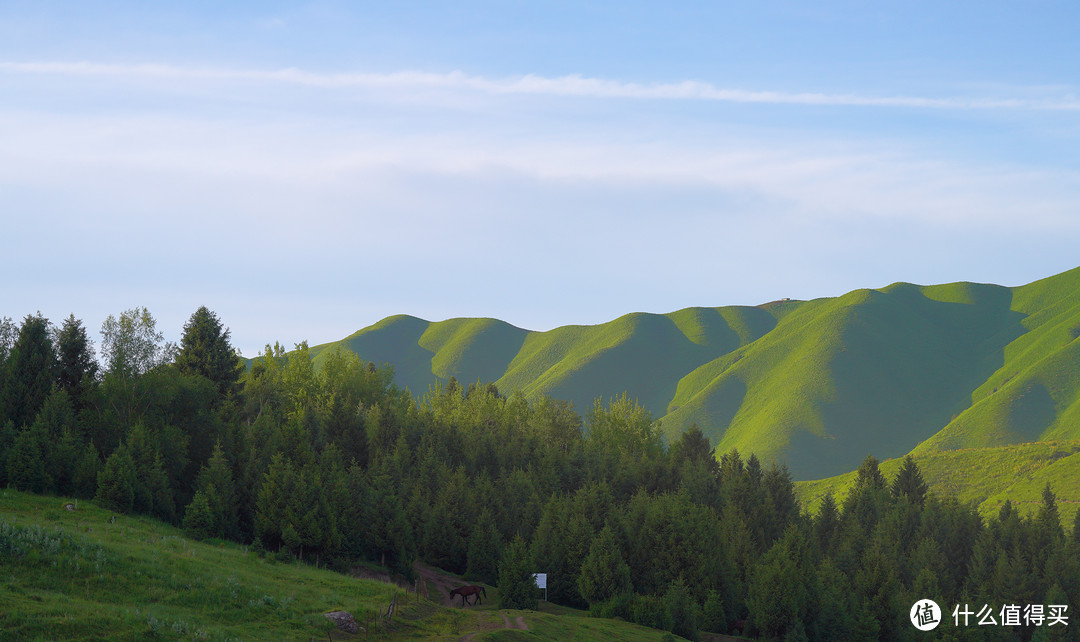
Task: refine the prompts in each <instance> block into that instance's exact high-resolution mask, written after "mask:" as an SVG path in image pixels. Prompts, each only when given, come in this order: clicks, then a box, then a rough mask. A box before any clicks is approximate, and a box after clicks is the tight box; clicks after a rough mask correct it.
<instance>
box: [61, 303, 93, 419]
mask: <svg viewBox="0 0 1080 642" xmlns="http://www.w3.org/2000/svg"><path fill="white" fill-rule="evenodd" d="M56 352H57V362H58V363H57V373H56V382H57V383H58V384H59V386H60V388H61V389H62V390H64V391H66V392H67V393H68V394H69V395H70V396H71V401H72V403H73V404H74V405H75V409H76V410H82V409H84V408H86V407H87V406H88V405H89V400H88V399H87V395H88V394H89V391H90V389H91V388H92V387H93V385H94V381H95V379H96V378H97V372H98V364H97V359H95V358H94V343H93V341H91V340H90V337H89V336H88V335H87V334H86V328H84V327H83V324H82V321H79V320H78V319H76V318H75V315H74V314H72V315H70V316H68V318H67V319H65V320H64V325H63V326H62V327H61V328H60V332H59V333H58V334H57V337H56Z"/></svg>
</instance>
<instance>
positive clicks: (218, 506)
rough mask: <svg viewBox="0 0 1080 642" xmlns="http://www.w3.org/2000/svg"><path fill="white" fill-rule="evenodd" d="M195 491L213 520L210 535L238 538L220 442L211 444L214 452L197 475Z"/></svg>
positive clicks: (231, 490)
mask: <svg viewBox="0 0 1080 642" xmlns="http://www.w3.org/2000/svg"><path fill="white" fill-rule="evenodd" d="M195 488H196V489H197V490H198V491H201V492H202V493H203V495H205V497H206V501H207V504H208V506H209V509H210V515H211V517H212V518H213V519H212V522H211V528H210V532H211V533H212V536H213V537H220V538H223V539H231V538H236V537H238V536H239V534H240V523H239V518H238V506H237V501H236V484H235V483H234V482H233V474H232V470H231V468H230V467H229V462H228V461H227V460H226V459H225V451H224V450H223V449H222V447H221V442H220V441H219V442H217V443H216V444H214V452H213V454H212V455H211V456H210V459H209V461H207V462H206V465H204V466H203V468H202V470H201V471H200V472H199V476H198V478H197V479H196V481H195Z"/></svg>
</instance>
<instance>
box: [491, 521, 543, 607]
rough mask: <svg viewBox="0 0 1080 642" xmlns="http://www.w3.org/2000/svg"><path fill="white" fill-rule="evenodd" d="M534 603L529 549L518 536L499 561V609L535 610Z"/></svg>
mask: <svg viewBox="0 0 1080 642" xmlns="http://www.w3.org/2000/svg"><path fill="white" fill-rule="evenodd" d="M536 602H537V597H536V580H534V579H533V570H532V561H531V560H530V558H529V547H528V545H526V543H525V540H524V539H522V538H521V537H520V536H519V537H515V538H514V541H512V542H510V545H509V546H507V547H506V550H505V551H503V555H502V559H501V560H500V561H499V608H501V609H536Z"/></svg>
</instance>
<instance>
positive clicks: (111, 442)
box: [0, 307, 1080, 640]
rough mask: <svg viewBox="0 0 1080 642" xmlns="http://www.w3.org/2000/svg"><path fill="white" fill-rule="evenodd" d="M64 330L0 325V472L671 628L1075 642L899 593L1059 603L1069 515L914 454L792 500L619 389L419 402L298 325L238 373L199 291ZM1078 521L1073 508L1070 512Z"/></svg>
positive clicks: (32, 321) (691, 633)
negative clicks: (167, 305) (328, 350)
mask: <svg viewBox="0 0 1080 642" xmlns="http://www.w3.org/2000/svg"><path fill="white" fill-rule="evenodd" d="M97 353H98V351H97V350H95V346H94V342H93V341H92V340H91V338H90V336H89V334H88V332H87V331H86V329H85V327H84V326H83V325H82V323H81V322H80V321H79V320H77V319H75V317H74V316H70V317H69V318H67V319H66V320H64V321H63V323H62V324H61V326H60V327H59V328H57V327H55V326H53V325H52V324H50V323H49V321H48V320H47V319H45V318H43V317H42V316H41V315H40V314H38V315H29V316H27V317H26V318H25V319H24V320H23V322H22V324H21V325H20V326H16V324H14V323H13V322H12V321H11V320H10V319H3V320H0V485H3V486H11V487H14V488H16V489H19V490H26V491H32V492H38V493H54V494H59V495H64V496H75V497H82V498H87V499H93V500H95V501H96V502H97V503H98V504H99V505H101V506H103V507H106V508H109V509H111V510H115V511H118V512H122V513H139V514H146V515H152V516H155V517H157V518H159V519H161V520H164V521H166V522H170V523H173V524H176V525H179V526H182V527H183V528H184V529H185V530H186V531H187V532H188V533H189V534H190V535H191V536H193V537H196V538H201V539H208V538H218V539H224V540H232V541H237V542H243V543H246V544H251V545H253V546H254V547H255V548H256V550H259V551H261V552H263V553H264V554H266V555H270V556H273V557H275V558H282V559H298V560H303V561H304V562H309V563H318V564H325V565H329V566H331V567H333V568H337V569H339V570H345V571H347V570H348V569H349V568H350V567H351V566H352V565H354V564H355V563H357V562H358V561H360V560H367V561H374V562H377V563H379V564H382V565H384V566H386V567H388V568H390V569H392V570H394V571H395V572H397V573H400V574H401V575H403V576H405V577H410V578H411V576H412V572H413V571H412V563H413V561H414V560H415V559H417V558H420V559H423V560H424V561H425V562H426V563H428V564H431V565H434V566H438V567H440V568H443V569H445V570H448V571H451V572H454V573H460V574H463V575H464V576H465V577H466V578H469V579H471V580H475V581H481V582H486V583H488V584H491V585H497V586H499V588H500V601H501V603H502V604H503V606H506V607H513V608H535V606H536V604H537V599H538V592H537V591H536V590H535V587H534V585H533V583H532V574H533V573H536V572H545V573H547V574H548V599H549V600H550V601H552V602H555V603H559V604H564V605H568V606H574V607H580V608H589V609H590V610H591V611H592V612H593V613H595V614H597V615H602V616H608V617H622V618H624V619H627V620H630V621H634V622H637V623H640V624H644V625H647V626H651V627H655V628H659V629H664V630H668V631H672V632H674V633H676V634H678V635H681V636H684V637H687V638H691V639H697V638H698V637H699V636H700V633H701V632H702V631H705V632H719V633H729V632H733V631H738V632H741V633H743V634H745V635H751V636H756V637H760V638H765V639H770V640H843V639H850V640H857V639H890V640H891V639H897V640H903V639H908V638H911V639H915V638H917V637H918V638H920V639H922V637H923V636H929V637H934V636H936V637H937V639H969V638H970V639H980V640H982V639H1008V640H1014V639H1019V640H1028V639H1038V640H1042V639H1071V640H1076V639H1080V636H1078V635H1077V632H1078V631H1080V621H1073V622H1070V624H1071V626H1068V627H1057V628H1051V627H1036V626H1026V627H1023V626H1021V627H1004V626H998V627H993V628H988V627H979V626H971V627H966V628H964V627H961V628H956V627H949V626H947V625H946V626H942V627H939V629H937V630H935V631H934V632H933V633H931V634H926V633H922V632H920V631H917V630H916V629H915V628H914V627H912V626H911V625H910V624H909V623H908V610H909V609H910V607H911V605H912V604H913V603H914V602H915V601H916V600H919V599H921V598H931V599H934V600H936V601H937V602H938V603H939V604H941V605H942V608H943V610H945V611H948V612H947V613H946V614H945V619H950V618H949V614H950V613H951V608H952V605H959V604H968V605H972V606H974V607H975V608H978V607H981V606H983V605H984V604H985V605H989V606H991V607H994V608H1001V607H1003V606H1005V605H1006V604H1072V605H1076V604H1080V526H1078V524H1077V523H1074V524H1073V526H1072V528H1071V530H1070V531H1069V532H1066V531H1065V529H1063V528H1062V526H1061V518H1060V516H1059V514H1058V510H1057V503H1056V499H1055V497H1054V494H1053V492H1052V489H1050V487H1049V486H1048V487H1047V488H1046V490H1045V491H1044V497H1043V499H1044V501H1043V503H1042V505H1041V506H1040V508H1039V510H1038V511H1037V513H1036V514H1035V515H1033V516H1031V517H1021V516H1020V515H1019V513H1018V512H1017V511H1016V510H1015V508H1014V507H1013V506H1012V505H1011V504H1010V503H1009V502H1006V503H1005V504H1004V505H1003V507H1002V509H1001V511H1000V513H999V514H998V515H997V516H996V517H994V518H992V519H990V520H983V519H982V518H981V517H980V516H979V515H978V513H977V512H976V510H975V508H974V507H973V506H971V505H966V504H961V503H960V502H958V501H957V500H956V499H955V498H952V497H947V496H936V495H933V494H930V493H928V491H927V486H926V483H925V482H924V480H923V479H922V476H921V473H920V472H919V469H918V467H917V465H916V464H915V462H914V461H913V460H911V459H910V458H908V459H906V460H905V461H904V464H903V466H902V468H901V469H900V471H899V473H898V474H897V476H896V477H895V478H894V479H892V480H886V479H885V478H884V477H883V476H882V474H881V472H880V471H879V469H878V465H877V460H875V459H874V458H873V457H868V458H867V460H866V461H865V462H864V463H863V465H862V466H861V467H860V469H859V471H858V473H857V477H856V481H855V485H854V487H853V489H852V490H851V492H850V493H849V494H848V496H847V497H846V498H845V499H844V501H843V502H842V503H840V504H837V502H836V501H834V500H833V498H832V497H826V498H825V499H824V500H823V501H822V503H821V505H820V506H818V507H816V509H817V510H816V512H815V513H813V514H811V513H810V512H809V511H808V510H807V507H803V506H800V505H799V502H798V501H797V500H796V497H795V493H794V488H793V484H792V481H791V478H790V475H789V474H788V472H787V470H786V468H784V467H783V466H778V465H776V464H768V465H765V464H763V463H762V462H761V461H759V460H758V458H757V457H756V456H754V455H752V454H751V455H750V456H749V457H745V458H744V457H743V456H742V455H741V454H740V453H738V452H737V451H731V452H728V453H725V454H723V455H722V456H721V457H720V458H719V460H718V459H717V458H716V457H715V456H714V453H713V447H712V445H711V444H710V443H709V442H708V440H707V439H706V438H705V437H704V435H703V434H702V433H701V431H700V430H698V429H697V427H696V426H692V427H690V428H689V429H688V430H686V431H685V432H684V433H683V434H682V435H681V436H680V437H679V438H678V439H677V440H675V441H674V442H672V443H670V444H665V443H664V441H663V439H662V438H661V433H660V428H659V423H658V422H657V421H656V420H654V419H653V418H652V416H651V415H650V414H649V412H648V411H647V410H646V409H644V408H643V407H642V406H641V405H640V404H638V403H636V402H635V401H634V400H632V399H629V398H628V397H627V396H626V395H623V396H620V397H618V398H615V399H611V400H609V401H607V402H606V403H604V402H602V401H601V400H597V401H596V402H595V403H594V405H593V406H592V407H590V408H588V409H587V410H586V412H585V414H584V418H582V417H581V416H580V415H579V414H578V413H577V412H576V411H575V409H574V408H573V407H572V406H571V405H570V404H569V403H567V402H563V401H559V400H556V399H551V398H547V397H541V398H538V399H532V400H530V399H526V398H525V397H523V396H522V395H520V394H516V393H515V394H511V395H509V396H505V395H503V394H501V393H500V391H499V390H498V389H497V388H496V387H495V386H494V385H493V384H483V383H480V382H477V383H473V384H469V385H468V386H467V387H466V386H462V385H461V384H460V383H458V382H457V381H456V380H455V379H450V380H449V381H448V382H446V383H445V384H440V385H438V386H433V387H432V388H431V389H430V390H429V391H427V394H426V395H424V396H423V398H422V399H419V400H418V399H416V398H415V397H414V396H413V395H411V394H410V393H409V392H408V391H405V390H401V389H400V388H398V387H397V386H396V385H395V384H394V378H393V371H392V370H391V369H390V368H389V367H388V366H383V367H377V366H376V365H375V364H371V363H367V362H363V361H361V360H360V358H359V357H357V355H355V354H354V353H351V352H347V351H340V352H335V353H333V354H330V355H328V357H327V358H326V360H325V361H324V362H323V364H322V366H321V367H319V368H316V367H315V366H314V364H313V362H312V359H311V355H310V351H309V349H308V346H307V345H306V343H301V344H299V345H298V346H296V347H295V349H294V350H293V351H290V352H286V350H285V349H284V348H283V347H282V346H280V345H278V344H275V345H274V346H267V347H266V349H265V350H264V352H263V353H262V354H261V355H260V356H258V357H257V358H255V359H254V360H253V361H252V362H251V363H250V365H248V366H245V363H244V361H243V360H242V359H240V357H239V356H238V354H237V353H236V351H235V350H234V349H233V347H232V346H231V344H230V335H229V331H228V329H227V328H225V327H224V325H223V324H222V323H221V321H220V320H219V319H218V318H217V316H216V315H215V314H214V313H213V312H211V311H209V310H208V309H206V308H205V307H204V308H200V309H199V310H197V311H196V312H195V313H194V314H193V315H192V316H191V318H190V319H189V321H188V323H187V324H185V326H184V329H183V336H182V339H181V341H180V343H179V345H171V344H168V343H166V342H165V341H164V340H163V335H162V333H161V332H160V331H158V329H157V327H156V322H155V320H154V318H153V316H152V315H151V314H150V313H149V311H147V310H146V309H145V308H137V309H133V310H128V311H125V312H123V313H121V314H120V315H119V316H118V317H112V316H110V317H109V318H108V319H106V321H105V323H104V324H103V325H102V329H101V349H100V355H101V357H100V359H99V358H98V356H97ZM1078 521H1080V517H1078Z"/></svg>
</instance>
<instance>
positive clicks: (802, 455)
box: [312, 268, 1080, 479]
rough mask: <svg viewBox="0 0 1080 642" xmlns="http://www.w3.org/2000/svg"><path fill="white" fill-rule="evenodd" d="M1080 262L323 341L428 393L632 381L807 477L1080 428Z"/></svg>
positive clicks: (396, 328)
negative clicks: (666, 309)
mask: <svg viewBox="0 0 1080 642" xmlns="http://www.w3.org/2000/svg"><path fill="white" fill-rule="evenodd" d="M1078 337H1080V268H1077V269H1074V270H1071V271H1068V272H1065V273H1062V274H1059V275H1056V276H1053V277H1050V278H1047V279H1043V280H1040V281H1036V282H1034V283H1031V284H1028V285H1024V286H1019V287H1013V288H1009V287H1003V286H998V285H989V284H976V283H952V284H946V285H932V286H920V285H913V284H910V283H896V284H893V285H890V286H888V287H884V288H881V289H863V290H856V291H853V292H849V293H848V294H845V295H843V296H840V297H833V298H822V299H815V300H812V301H786V300H785V301H778V302H772V303H767V304H763V305H760V306H756V307H745V306H735V307H719V308H687V309H684V310H679V311H676V312H672V313H669V314H646V313H634V314H627V315H625V316H622V317H619V318H618V319H615V320H613V321H610V322H608V323H603V324H600V325H593V326H564V327H559V328H555V329H553V330H550V331H547V332H533V331H528V330H524V329H521V328H517V327H514V326H512V325H510V324H507V323H505V322H502V321H498V320H495V319H450V320H446V321H439V322H429V321H425V320H422V319H418V318H415V317H410V316H403V315H402V316H394V317H389V318H387V319H384V320H382V321H380V322H379V323H376V324H375V325H373V326H370V327H368V328H364V329H362V330H360V331H358V332H356V333H354V334H352V335H350V336H348V337H346V338H345V339H342V340H341V341H337V342H333V343H328V344H323V345H319V346H315V347H314V348H313V349H312V353H313V355H315V359H316V362H319V361H321V360H323V359H325V357H326V355H327V354H329V353H330V351H332V350H335V349H347V350H352V351H354V352H356V353H357V354H358V355H360V356H361V357H362V358H364V359H367V360H370V361H374V362H376V363H389V364H391V365H393V367H394V369H395V373H396V377H397V381H398V383H399V385H402V386H405V387H407V388H409V389H410V390H411V391H412V392H414V393H416V394H423V393H424V392H426V391H427V389H428V387H429V386H431V385H432V384H436V383H440V382H444V381H446V380H448V379H449V378H450V377H456V378H457V379H458V380H459V381H462V382H465V383H468V382H472V381H482V382H487V381H493V382H495V383H496V385H497V386H498V387H499V389H500V390H501V391H502V392H504V393H510V392H512V391H520V392H521V393H523V394H525V395H527V396H534V397H535V396H539V395H549V396H552V397H557V398H562V399H567V400H570V401H572V402H573V403H574V405H575V407H576V408H577V409H578V411H579V412H583V411H584V410H585V409H586V408H588V407H589V406H590V405H591V404H592V401H593V400H594V399H595V398H598V397H599V398H604V399H606V398H609V397H612V396H614V395H617V394H620V393H622V392H624V391H626V392H628V393H629V394H630V396H631V397H635V398H637V399H638V400H639V401H640V402H641V403H642V404H644V405H645V406H646V407H647V408H648V409H649V410H650V411H651V412H652V413H653V415H654V416H656V417H659V418H661V419H662V426H663V429H664V431H665V433H666V434H667V435H668V436H669V438H670V437H674V436H676V435H678V434H679V433H680V432H681V431H682V430H684V429H685V428H686V427H688V426H690V425H691V424H692V423H696V424H697V425H698V426H700V427H701V428H702V430H703V431H704V432H705V434H706V435H707V436H708V437H709V438H710V439H711V440H712V442H713V443H714V444H716V445H717V449H718V451H728V450H730V449H731V448H738V449H739V450H740V451H741V452H744V453H749V452H754V453H757V454H758V456H759V457H763V458H766V459H772V460H778V461H783V462H786V463H787V465H788V466H789V468H790V469H791V471H792V474H793V476H794V477H795V478H796V479H814V478H821V477H829V476H833V475H838V474H841V473H844V472H846V471H849V470H852V469H854V468H855V467H857V466H858V464H859V462H860V461H861V460H862V459H863V458H864V457H865V456H866V454H868V453H873V454H874V455H876V456H878V457H879V458H882V459H885V458H890V457H899V456H902V455H903V454H905V453H907V452H910V451H913V450H914V451H915V452H916V453H919V454H923V455H927V454H931V453H936V452H942V451H950V450H957V449H970V448H984V447H1000V446H1006V445H1009V444H1020V443H1028V442H1037V441H1044V440H1068V439H1076V438H1080V368H1078V366H1080V342H1078V341H1076V339H1077V338H1078Z"/></svg>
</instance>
